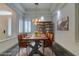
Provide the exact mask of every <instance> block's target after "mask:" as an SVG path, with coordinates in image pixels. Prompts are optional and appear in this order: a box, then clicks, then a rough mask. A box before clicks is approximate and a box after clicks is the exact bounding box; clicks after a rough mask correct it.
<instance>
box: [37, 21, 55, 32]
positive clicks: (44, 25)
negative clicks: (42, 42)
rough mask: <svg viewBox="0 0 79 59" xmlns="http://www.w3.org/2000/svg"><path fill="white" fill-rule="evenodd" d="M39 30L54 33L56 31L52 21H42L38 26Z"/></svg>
mask: <svg viewBox="0 0 79 59" xmlns="http://www.w3.org/2000/svg"><path fill="white" fill-rule="evenodd" d="M37 29H38V30H39V31H40V32H53V31H54V24H53V22H52V21H40V22H39V23H38V24H37Z"/></svg>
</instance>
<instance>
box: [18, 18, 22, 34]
mask: <svg viewBox="0 0 79 59" xmlns="http://www.w3.org/2000/svg"><path fill="white" fill-rule="evenodd" d="M22 32H23V20H22V19H19V33H22Z"/></svg>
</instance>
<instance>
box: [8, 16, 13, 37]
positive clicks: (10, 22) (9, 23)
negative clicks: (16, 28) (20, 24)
mask: <svg viewBox="0 0 79 59" xmlns="http://www.w3.org/2000/svg"><path fill="white" fill-rule="evenodd" d="M11 35H12V18H11V16H10V17H9V19H8V36H11Z"/></svg>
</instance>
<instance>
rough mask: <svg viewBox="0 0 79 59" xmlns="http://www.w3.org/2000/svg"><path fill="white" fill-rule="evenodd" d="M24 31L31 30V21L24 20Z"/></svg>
mask: <svg viewBox="0 0 79 59" xmlns="http://www.w3.org/2000/svg"><path fill="white" fill-rule="evenodd" d="M24 32H27V33H29V32H31V21H27V20H25V22H24Z"/></svg>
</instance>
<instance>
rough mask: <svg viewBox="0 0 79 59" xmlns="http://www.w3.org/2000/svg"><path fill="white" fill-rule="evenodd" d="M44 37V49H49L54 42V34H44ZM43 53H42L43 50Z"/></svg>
mask: <svg viewBox="0 0 79 59" xmlns="http://www.w3.org/2000/svg"><path fill="white" fill-rule="evenodd" d="M45 35H46V36H47V38H48V39H47V40H45V41H44V46H43V47H44V48H47V47H49V48H51V47H52V45H53V42H54V33H52V32H46V33H45ZM43 53H44V49H43Z"/></svg>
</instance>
